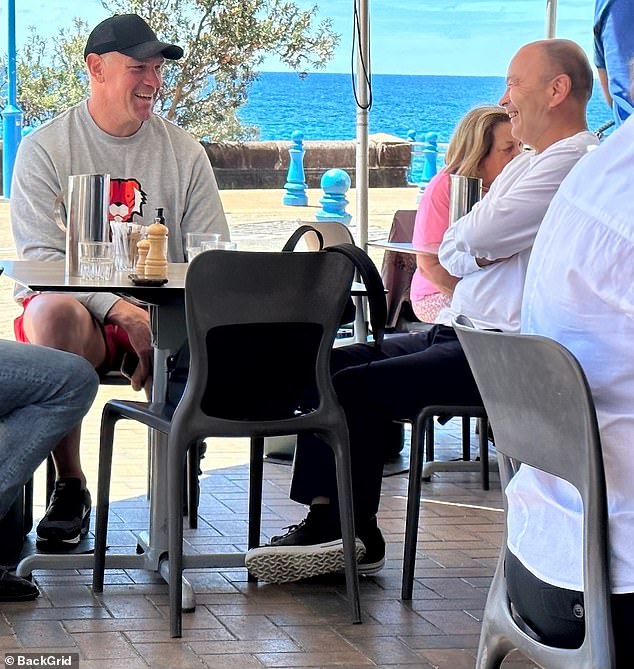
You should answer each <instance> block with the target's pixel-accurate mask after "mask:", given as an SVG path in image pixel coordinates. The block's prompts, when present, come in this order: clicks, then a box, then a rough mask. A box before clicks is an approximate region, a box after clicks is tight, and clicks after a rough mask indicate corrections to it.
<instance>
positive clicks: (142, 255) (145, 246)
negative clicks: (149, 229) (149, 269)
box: [134, 239, 150, 279]
mask: <svg viewBox="0 0 634 669" xmlns="http://www.w3.org/2000/svg"><path fill="white" fill-rule="evenodd" d="M136 247H137V250H138V252H139V257H138V258H137V261H136V267H135V268H134V270H135V272H136V275H137V277H138V278H139V279H144V278H145V259H146V258H147V254H148V251H149V250H150V242H149V241H148V240H147V239H141V240H140V241H138V242H137V243H136Z"/></svg>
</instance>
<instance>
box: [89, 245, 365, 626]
mask: <svg viewBox="0 0 634 669" xmlns="http://www.w3.org/2000/svg"><path fill="white" fill-rule="evenodd" d="M353 274H354V266H353V264H352V263H351V261H350V260H349V259H348V258H347V257H345V256H343V255H341V254H339V253H295V254H294V253H248V252H239V251H238V252H236V251H210V252H206V253H202V254H200V255H199V256H197V257H196V258H195V259H194V260H193V261H192V262H191V263H190V265H189V269H188V271H187V276H186V280H185V312H186V318H187V334H188V338H189V345H190V351H191V363H190V372H189V377H188V381H187V385H186V387H185V392H184V394H183V397H182V399H181V401H180V403H179V404H178V406H177V408H176V410H175V411H174V413H173V416H172V415H171V413H170V411H169V408H168V407H166V406H165V405H156V404H149V403H146V402H131V401H117V400H112V401H110V402H108V403H107V404H106V406H105V408H104V411H103V417H102V432H101V452H100V460H99V491H98V504H97V521H96V530H95V567H94V572H93V589H94V590H95V592H101V591H102V590H103V576H104V567H105V550H106V534H107V522H108V497H109V485H110V470H111V461H112V441H113V435H114V424H115V422H116V421H117V420H118V419H119V418H122V417H126V418H133V419H135V420H138V421H141V422H143V423H145V424H147V425H149V426H150V427H152V428H154V429H157V430H159V431H161V432H163V433H166V434H167V435H168V439H167V442H168V445H167V470H168V489H167V497H168V526H169V527H168V529H169V601H170V632H171V635H172V636H180V635H181V631H182V620H181V613H182V602H181V596H182V581H181V578H182V571H183V551H182V548H183V517H182V510H181V500H182V488H183V466H184V461H185V456H186V453H187V450H188V447H189V446H190V445H191V444H192V443H194V442H196V441H197V440H199V439H202V438H204V437H213V436H218V437H220V436H222V437H251V459H250V483H249V534H248V546H249V548H253V547H255V546H258V545H259V543H260V517H261V499H262V456H263V448H264V438H265V437H269V436H279V435H290V434H297V433H298V432H305V431H308V432H313V433H316V434H319V435H320V436H321V437H322V439H323V440H324V441H326V442H327V443H328V444H330V446H331V448H332V449H333V452H334V455H335V461H336V468H337V487H338V493H339V499H340V517H341V527H342V538H343V547H344V559H345V573H346V585H347V594H348V598H349V603H350V608H351V614H352V621H353V622H355V623H358V622H361V613H360V602H359V584H358V579H357V564H356V557H355V539H354V536H355V533H354V520H353V511H352V509H353V506H352V482H351V474H350V456H349V447H348V430H347V426H346V420H345V415H344V413H343V410H342V409H341V407H340V405H339V403H338V400H337V398H336V394H335V392H334V389H333V387H332V383H331V379H330V369H329V367H330V352H331V349H332V344H333V341H334V339H335V335H336V332H337V328H338V325H339V321H340V319H341V314H342V313H343V309H344V305H345V303H346V300H347V299H348V296H349V294H350V285H351V282H352V277H353ZM308 398H310V399H308ZM212 557H213V556H210V558H212ZM197 558H198V562H197V563H196V564H197V565H198V564H199V563H200V557H199V556H197ZM210 564H213V561H212V560H210Z"/></svg>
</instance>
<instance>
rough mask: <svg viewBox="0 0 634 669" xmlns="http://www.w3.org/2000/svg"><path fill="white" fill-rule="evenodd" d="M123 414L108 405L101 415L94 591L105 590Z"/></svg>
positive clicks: (93, 572) (93, 576)
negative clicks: (117, 429) (116, 443)
mask: <svg viewBox="0 0 634 669" xmlns="http://www.w3.org/2000/svg"><path fill="white" fill-rule="evenodd" d="M120 417H121V416H120V415H119V414H117V413H114V412H112V411H111V410H110V409H109V407H108V406H107V405H106V406H105V407H104V410H103V413H102V416H101V433H100V438H99V474H98V481H97V518H96V520H95V562H94V567H93V571H92V589H93V592H103V581H104V572H105V569H106V543H107V540H108V513H109V510H110V477H111V473H112V449H113V441H114V428H115V424H116V422H117V420H119V418H120Z"/></svg>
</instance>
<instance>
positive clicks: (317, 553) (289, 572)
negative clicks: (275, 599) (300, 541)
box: [244, 539, 365, 583]
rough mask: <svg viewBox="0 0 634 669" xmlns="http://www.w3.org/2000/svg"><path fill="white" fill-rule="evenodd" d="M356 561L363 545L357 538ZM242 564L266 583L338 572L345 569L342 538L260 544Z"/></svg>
mask: <svg viewBox="0 0 634 669" xmlns="http://www.w3.org/2000/svg"><path fill="white" fill-rule="evenodd" d="M356 555H357V562H358V561H359V560H360V559H361V558H362V557H363V556H364V555H365V547H364V545H363V543H362V542H361V541H359V539H357V540H356ZM244 565H245V567H246V568H247V569H248V570H249V573H251V574H252V575H253V576H255V577H256V578H258V579H260V580H262V581H267V582H268V583H290V582H292V581H300V580H302V579H304V578H312V577H313V576H321V575H322V574H330V573H334V572H338V571H341V570H342V569H343V568H344V559H343V542H342V541H341V539H338V540H336V541H330V542H328V543H324V544H317V545H313V546H262V547H261V548H252V549H251V550H250V551H248V552H247V554H246V555H245V558H244Z"/></svg>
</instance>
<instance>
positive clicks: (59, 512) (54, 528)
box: [37, 478, 92, 550]
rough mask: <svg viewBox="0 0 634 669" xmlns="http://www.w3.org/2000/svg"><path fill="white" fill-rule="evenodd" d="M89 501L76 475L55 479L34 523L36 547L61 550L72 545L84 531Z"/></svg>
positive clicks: (86, 531)
mask: <svg viewBox="0 0 634 669" xmlns="http://www.w3.org/2000/svg"><path fill="white" fill-rule="evenodd" d="M91 504H92V500H91V498H90V493H89V492H88V490H86V489H85V488H82V484H81V481H80V480H79V479H76V478H64V479H58V480H57V481H56V482H55V489H54V490H53V494H52V495H51V499H50V501H49V504H48V508H47V509H46V513H45V514H44V517H43V518H42V520H41V521H40V522H39V524H38V526H37V546H38V548H42V549H44V550H63V549H68V548H73V547H74V546H76V545H77V544H78V543H79V542H80V540H81V538H82V537H83V536H85V535H86V534H87V533H88V528H89V527H90V507H91Z"/></svg>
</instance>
